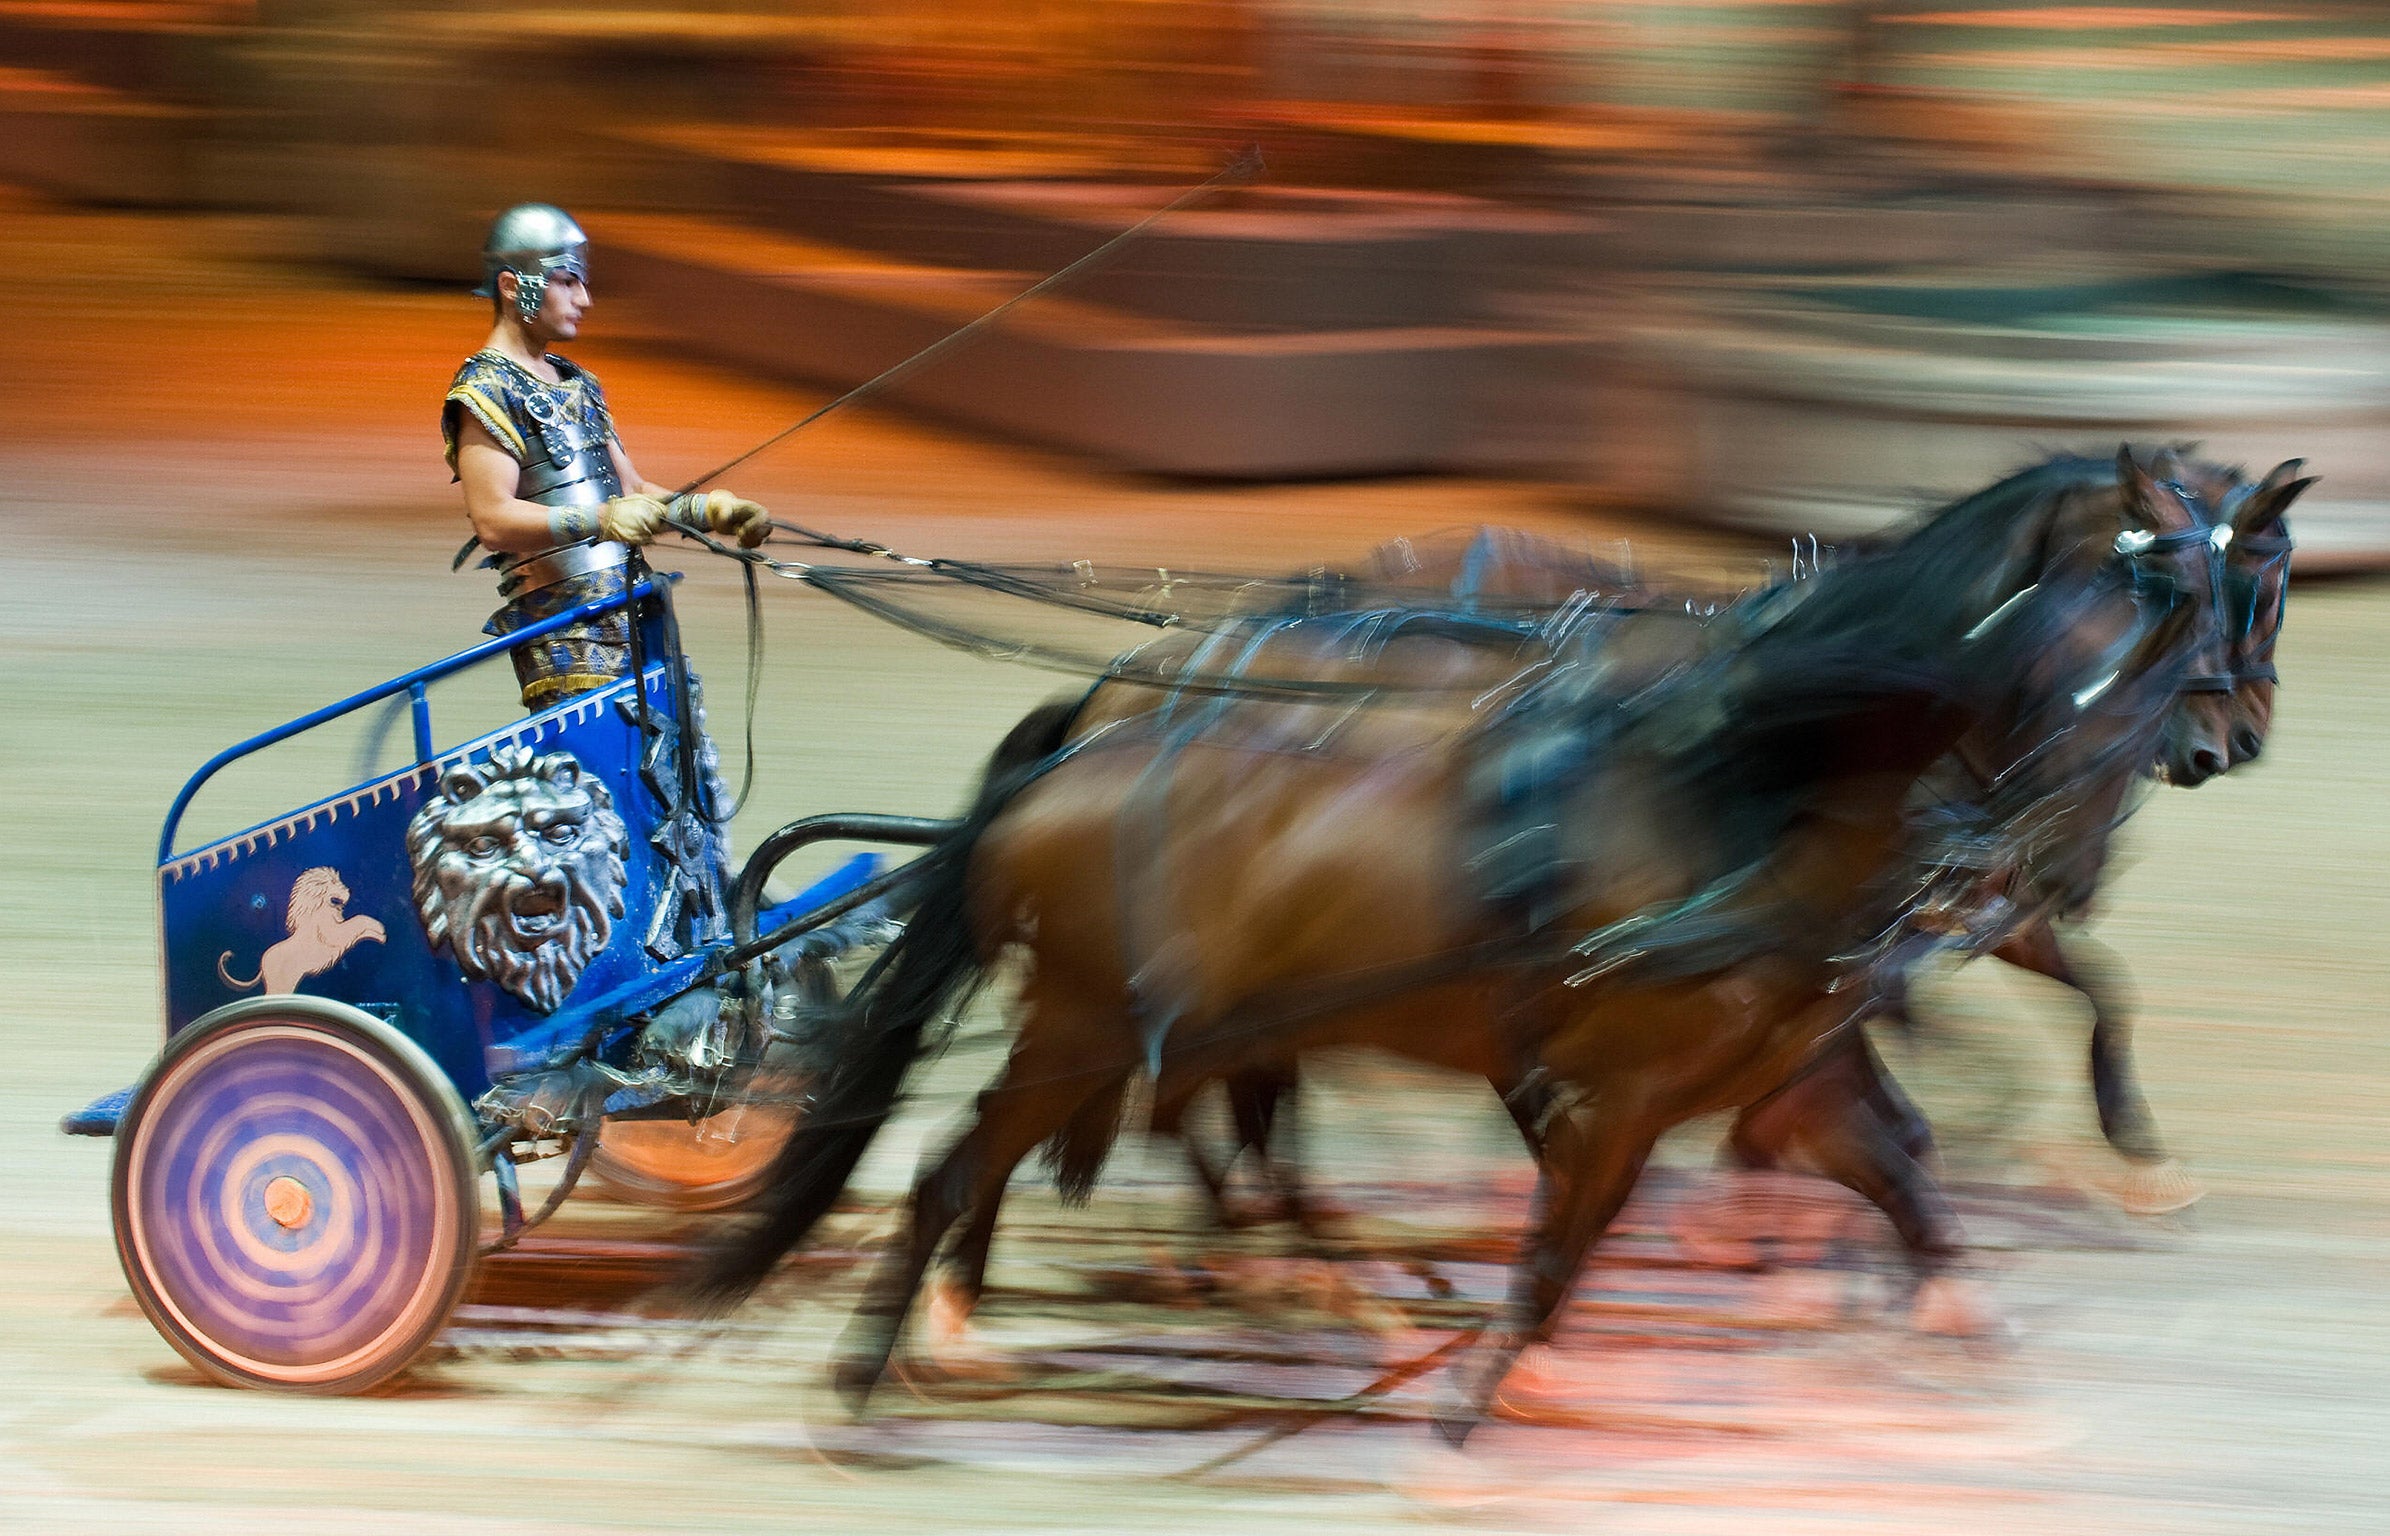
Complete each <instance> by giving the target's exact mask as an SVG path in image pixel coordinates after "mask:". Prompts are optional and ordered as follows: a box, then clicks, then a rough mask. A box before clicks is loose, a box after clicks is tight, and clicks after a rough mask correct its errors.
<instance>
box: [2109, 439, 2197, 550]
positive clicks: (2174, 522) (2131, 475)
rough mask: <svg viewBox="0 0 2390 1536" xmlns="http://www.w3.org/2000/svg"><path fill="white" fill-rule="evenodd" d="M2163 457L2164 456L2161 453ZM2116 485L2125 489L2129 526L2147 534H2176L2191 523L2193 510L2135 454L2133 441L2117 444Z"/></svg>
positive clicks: (2126, 522)
mask: <svg viewBox="0 0 2390 1536" xmlns="http://www.w3.org/2000/svg"><path fill="white" fill-rule="evenodd" d="M2161 458H2163V456H2161ZM2116 484H2117V486H2118V487H2119V488H2120V489H2121V490H2122V491H2123V493H2124V494H2123V497H2122V498H2121V500H2122V505H2121V506H2120V507H2119V509H2118V510H2119V511H2121V512H2122V513H2123V515H2124V520H2125V525H2126V526H2127V527H2130V528H2138V529H2141V530H2142V531H2144V532H2147V533H2172V532H2174V531H2176V530H2177V529H2182V528H2188V527H2189V526H2191V511H2190V509H2189V508H2188V507H2185V506H2184V505H2183V504H2182V498H2181V497H2179V496H2176V495H2175V494H2174V493H2172V492H2171V491H2167V490H2164V489H2162V488H2161V487H2160V486H2159V485H2158V482H2157V481H2156V479H2155V478H2153V477H2152V476H2151V475H2150V473H2149V471H2148V470H2146V469H2143V468H2142V467H2141V461H2140V460H2139V459H2136V458H2134V457H2133V445H2132V444H2131V443H2119V444H2117V445H2116Z"/></svg>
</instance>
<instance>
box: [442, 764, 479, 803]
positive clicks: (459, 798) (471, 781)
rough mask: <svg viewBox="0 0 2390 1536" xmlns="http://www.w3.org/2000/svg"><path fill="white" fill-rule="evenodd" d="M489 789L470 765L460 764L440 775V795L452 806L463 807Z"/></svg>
mask: <svg viewBox="0 0 2390 1536" xmlns="http://www.w3.org/2000/svg"><path fill="white" fill-rule="evenodd" d="M487 788H489V785H488V784H486V783H484V782H483V781H482V777H481V775H480V774H478V773H475V772H474V771H473V766H472V764H470V763H459V764H457V765H456V766H455V767H454V768H451V769H449V770H448V771H447V772H446V773H443V774H441V775H440V793H441V794H442V795H443V796H445V797H446V798H447V800H448V803H449V804H450V805H463V804H464V803H465V802H466V801H468V800H470V799H472V798H473V797H474V796H475V795H478V794H480V793H481V792H482V791H483V790H485V789H487Z"/></svg>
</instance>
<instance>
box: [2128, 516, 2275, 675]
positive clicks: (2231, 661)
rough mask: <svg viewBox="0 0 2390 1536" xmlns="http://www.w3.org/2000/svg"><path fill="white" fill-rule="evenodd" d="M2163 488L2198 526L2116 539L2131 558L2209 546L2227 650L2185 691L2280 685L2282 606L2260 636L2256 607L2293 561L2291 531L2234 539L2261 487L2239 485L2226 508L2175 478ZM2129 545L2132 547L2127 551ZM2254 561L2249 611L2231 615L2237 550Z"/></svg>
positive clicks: (2214, 599)
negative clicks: (2277, 661) (2277, 650)
mask: <svg viewBox="0 0 2390 1536" xmlns="http://www.w3.org/2000/svg"><path fill="white" fill-rule="evenodd" d="M2158 484H2159V488H2160V489H2161V490H2164V491H2167V492H2170V493H2171V494H2172V495H2173V496H2174V497H2175V499H2176V500H2178V501H2180V502H2181V503H2182V504H2183V506H2184V508H2185V509H2186V510H2187V511H2189V512H2190V514H2191V516H2192V517H2193V518H2194V519H2195V520H2196V526H2193V527H2190V528H2184V529H2178V530H2177V531H2175V532H2173V533H2162V534H2144V533H2133V532H2128V533H2125V534H2121V535H2119V536H2118V538H2117V545H2116V547H2117V552H2118V553H2119V554H2124V555H2126V556H2127V557H2128V558H2137V557H2138V556H2139V555H2141V554H2144V553H2147V554H2161V553H2170V552H2173V551H2178V550H2182V549H2187V548H2190V547H2192V546H2193V545H2196V544H2198V543H2200V542H2201V541H2203V540H2204V541H2205V542H2206V544H2207V562H2206V564H2207V578H2208V580H2207V586H2208V603H2209V607H2210V609H2211V610H2212V611H2213V613H2214V615H2215V621H2216V635H2217V638H2218V640H2219V641H2220V642H2221V643H2222V645H2223V646H2224V652H2225V661H2224V665H2223V667H2221V668H2220V669H2216V670H2211V671H2206V672H2194V673H2192V674H2191V675H2190V676H2188V677H2186V678H2184V679H2183V683H2182V691H2183V692H2185V693H2230V692H2232V691H2233V690H2234V689H2235V688H2237V687H2239V686H2240V685H2241V684H2243V683H2253V682H2263V683H2278V682H2280V681H2281V677H2280V674H2278V673H2277V672H2276V671H2275V670H2274V642H2275V641H2276V640H2277V639H2279V638H2280V637H2281V634H2282V618H2283V612H2282V610H2283V606H2284V605H2283V604H2281V603H2276V604H2274V611H2273V613H2272V615H2271V618H2272V623H2271V624H2269V625H2268V626H2267V628H2266V630H2265V632H2264V633H2263V634H2262V635H2260V634H2257V633H2256V632H2255V631H2256V629H2257V623H2258V612H2257V605H2258V603H2259V602H2260V601H2262V600H2263V598H2264V595H2265V592H2266V588H2267V586H2268V584H2269V582H2270V579H2271V578H2272V575H2273V571H2274V567H2275V566H2276V565H2277V564H2279V563H2281V562H2284V561H2287V560H2288V559H2289V558H2290V552H2291V538H2290V535H2289V534H2288V533H2279V534H2249V535H2245V536H2243V535H2236V534H2235V533H2234V532H2233V528H2232V515H2233V513H2234V512H2236V511H2237V510H2239V508H2240V505H2241V503H2243V502H2244V501H2246V500H2248V499H2249V497H2250V496H2252V495H2254V494H2255V493H2256V491H2257V490H2258V487H2256V486H2253V485H2247V484H2243V485H2237V486H2235V487H2233V489H2232V490H2231V492H2230V493H2228V494H2227V495H2226V496H2225V498H2224V500H2223V502H2222V504H2221V505H2219V506H2217V507H2215V508H2214V509H2212V511H2211V509H2210V508H2209V507H2208V505H2207V502H2206V499H2205V498H2204V497H2202V496H2201V495H2200V494H2199V492H2197V491H2195V490H2193V489H2191V488H2190V487H2189V486H2186V485H2184V484H2182V483H2181V482H2180V481H2176V480H2163V481H2160V482H2159V483H2158ZM2128 541H2130V542H2131V543H2132V544H2133V546H2134V547H2132V548H2131V549H2128V548H2127V543H2128ZM2236 550H2237V551H2239V552H2240V553H2242V554H2244V555H2247V556H2250V557H2252V558H2253V559H2254V560H2255V562H2256V564H2255V566H2254V568H2253V569H2252V570H2251V571H2250V589H2249V601H2248V604H2247V606H2246V608H2245V609H2244V610H2243V611H2242V612H2240V613H2238V614H2235V613H2233V612H2232V607H2233V603H2232V596H2231V587H2230V581H2229V574H2230V566H2231V562H2232V555H2233V553H2234V551H2236Z"/></svg>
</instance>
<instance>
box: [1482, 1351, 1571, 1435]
mask: <svg viewBox="0 0 2390 1536" xmlns="http://www.w3.org/2000/svg"><path fill="white" fill-rule="evenodd" d="M1493 1414H1494V1417H1496V1418H1498V1419H1501V1420H1503V1421H1504V1422H1505V1423H1510V1424H1534V1425H1539V1426H1542V1427H1545V1428H1565V1427H1568V1426H1571V1425H1582V1424H1583V1423H1584V1422H1585V1403H1584V1394H1583V1393H1582V1392H1580V1391H1579V1390H1578V1388H1577V1381H1576V1378H1575V1377H1574V1376H1573V1375H1572V1374H1571V1373H1570V1372H1568V1371H1567V1370H1564V1369H1563V1368H1562V1367H1561V1362H1560V1356H1559V1352H1558V1351H1556V1350H1554V1349H1553V1348H1551V1347H1550V1346H1549V1345H1542V1344H1539V1345H1535V1346H1533V1347H1531V1348H1529V1349H1526V1350H1522V1351H1521V1352H1520V1354H1519V1358H1518V1359H1516V1360H1514V1361H1512V1362H1511V1366H1510V1369H1509V1370H1508V1371H1507V1372H1505V1373H1504V1374H1503V1377H1502V1381H1501V1383H1500V1384H1499V1385H1498V1386H1496V1387H1495V1388H1494V1402H1493Z"/></svg>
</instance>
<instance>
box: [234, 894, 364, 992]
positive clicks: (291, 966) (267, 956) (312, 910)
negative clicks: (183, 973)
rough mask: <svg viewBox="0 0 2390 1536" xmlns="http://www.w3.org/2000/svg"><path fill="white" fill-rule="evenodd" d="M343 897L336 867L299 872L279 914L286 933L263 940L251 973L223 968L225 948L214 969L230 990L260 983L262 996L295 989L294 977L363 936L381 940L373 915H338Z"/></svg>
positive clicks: (322, 966)
mask: <svg viewBox="0 0 2390 1536" xmlns="http://www.w3.org/2000/svg"><path fill="white" fill-rule="evenodd" d="M348 899H349V888H348V886H347V885H346V884H345V883H343V882H342V880H341V878H340V871H339V870H337V869H334V868H332V867H331V866H329V865H326V866H324V867H322V868H320V869H310V870H306V871H304V872H303V873H301V874H300V876H299V878H298V879H296V880H294V881H292V882H291V886H290V908H289V910H288V911H287V912H286V913H285V914H284V922H285V924H286V925H287V926H288V928H289V930H290V937H289V938H287V939H284V940H283V941H282V942H281V943H279V944H274V945H269V946H268V947H267V949H266V952H265V953H264V954H262V955H260V956H258V959H257V974H256V975H254V976H252V977H250V978H249V979H248V980H247V981H243V980H242V979H241V978H240V977H238V976H235V975H234V974H232V972H231V971H230V970H229V969H228V968H227V967H228V965H229V964H230V962H231V960H232V951H231V950H229V949H228V950H226V951H224V953H223V954H221V955H219V956H217V957H216V974H217V975H218V976H221V977H223V978H224V984H225V985H226V986H228V987H230V988H232V989H233V990H234V991H236V992H246V991H248V990H249V989H250V988H251V987H254V986H257V985H259V984H260V983H263V984H264V986H265V990H266V992H267V994H268V995H276V994H281V993H289V992H296V991H298V990H299V983H300V982H302V981H305V980H306V979H307V978H308V977H310V976H313V975H315V974H316V973H317V972H319V971H328V970H330V969H331V968H332V966H333V963H334V962H335V961H337V960H338V959H339V958H340V957H341V956H342V955H345V954H347V953H348V952H349V950H350V949H352V948H354V947H355V946H356V945H358V944H360V943H363V942H364V941H365V940H367V939H371V940H373V941H374V942H375V943H376V944H379V943H381V942H382V940H383V939H384V937H385V935H384V933H383V931H382V925H381V924H380V923H379V922H376V921H375V920H374V919H372V918H370V917H367V916H365V915H364V914H362V913H359V914H358V915H357V916H355V917H347V916H344V915H342V909H343V908H344V907H346V905H347V904H348Z"/></svg>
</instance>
